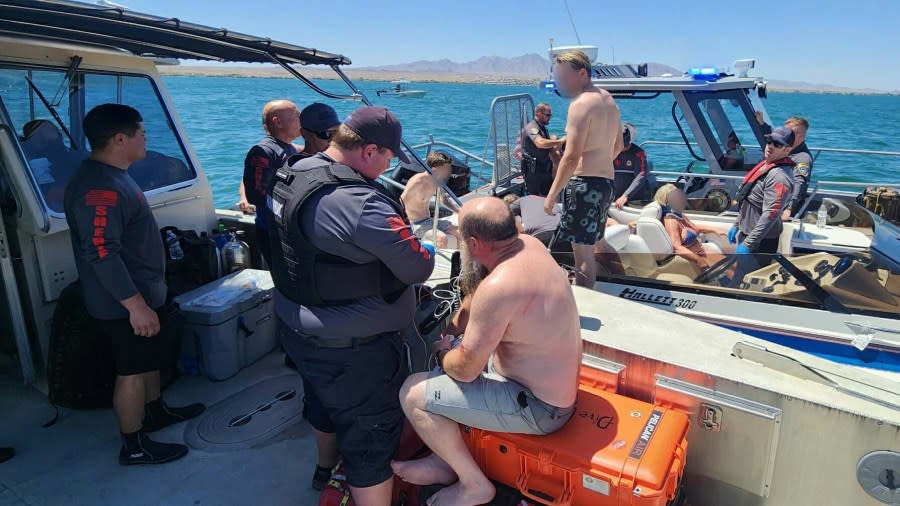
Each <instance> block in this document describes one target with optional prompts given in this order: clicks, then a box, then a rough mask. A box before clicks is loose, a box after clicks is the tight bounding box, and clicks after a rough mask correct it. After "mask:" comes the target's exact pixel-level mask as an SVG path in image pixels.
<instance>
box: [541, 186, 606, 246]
mask: <svg viewBox="0 0 900 506" xmlns="http://www.w3.org/2000/svg"><path fill="white" fill-rule="evenodd" d="M615 189H616V186H615V184H614V183H613V180H612V179H608V178H605V177H587V176H575V177H573V178H572V179H571V180H569V183H568V184H567V185H566V189H565V191H564V192H563V215H562V218H560V220H559V227H558V228H557V229H556V239H557V240H558V241H564V242H571V243H575V244H585V245H588V244H589V245H593V244H594V243H596V242H597V240H598V239H602V238H603V234H604V232H605V231H606V219H607V213H608V212H609V206H610V205H611V204H612V202H613V198H614V195H615Z"/></svg>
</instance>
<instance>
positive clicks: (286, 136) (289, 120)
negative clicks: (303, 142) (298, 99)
mask: <svg viewBox="0 0 900 506" xmlns="http://www.w3.org/2000/svg"><path fill="white" fill-rule="evenodd" d="M262 123H263V129H264V130H265V131H266V133H267V134H269V135H271V136H272V137H275V138H276V139H279V140H281V141H283V142H291V141H292V140H294V139H296V138H297V137H299V136H300V110H299V109H297V105H296V104H294V103H293V102H291V101H290V100H283V99H282V100H272V101H271V102H268V103H266V105H265V106H263V111H262Z"/></svg>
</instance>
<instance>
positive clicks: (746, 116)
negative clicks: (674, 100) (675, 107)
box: [685, 90, 765, 173]
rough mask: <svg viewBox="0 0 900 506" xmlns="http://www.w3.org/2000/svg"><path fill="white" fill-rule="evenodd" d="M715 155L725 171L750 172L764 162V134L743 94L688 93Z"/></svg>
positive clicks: (692, 107) (701, 127) (686, 97)
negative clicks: (761, 161)
mask: <svg viewBox="0 0 900 506" xmlns="http://www.w3.org/2000/svg"><path fill="white" fill-rule="evenodd" d="M685 99H686V100H687V103H688V105H689V106H690V108H691V111H692V112H693V116H694V117H695V118H697V123H698V126H699V128H700V131H701V132H702V134H703V137H705V139H706V141H707V143H708V145H709V149H710V150H711V151H712V155H713V157H714V158H715V160H716V162H717V163H718V165H719V167H720V168H721V169H722V170H723V171H728V172H740V173H743V172H746V171H748V170H750V169H752V168H753V166H754V165H756V164H757V163H759V161H760V160H762V158H763V150H762V146H764V145H765V142H764V138H763V133H762V130H761V129H760V126H759V124H758V123H757V122H756V119H755V112H754V110H753V106H752V105H751V104H750V100H749V99H748V98H747V95H746V94H745V93H744V91H743V90H725V91H702V92H687V93H685Z"/></svg>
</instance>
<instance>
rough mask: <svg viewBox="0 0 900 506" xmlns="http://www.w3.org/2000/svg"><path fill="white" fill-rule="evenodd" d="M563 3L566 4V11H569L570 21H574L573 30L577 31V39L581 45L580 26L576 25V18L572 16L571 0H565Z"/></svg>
mask: <svg viewBox="0 0 900 506" xmlns="http://www.w3.org/2000/svg"><path fill="white" fill-rule="evenodd" d="M563 5H565V6H566V12H568V13H569V22H571V23H572V31H573V32H575V40H577V41H578V45H579V46H580V45H581V37H579V36H578V28H576V27H575V18H573V17H572V9H570V8H569V2H568V1H567V0H563Z"/></svg>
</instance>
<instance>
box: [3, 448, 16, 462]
mask: <svg viewBox="0 0 900 506" xmlns="http://www.w3.org/2000/svg"><path fill="white" fill-rule="evenodd" d="M15 454H16V451H15V450H13V449H12V448H0V464H2V463H4V462H6V461H7V460H9V459H11V458H13V456H15Z"/></svg>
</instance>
